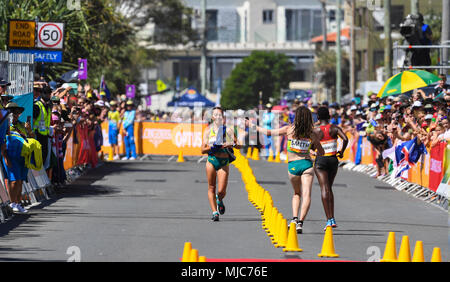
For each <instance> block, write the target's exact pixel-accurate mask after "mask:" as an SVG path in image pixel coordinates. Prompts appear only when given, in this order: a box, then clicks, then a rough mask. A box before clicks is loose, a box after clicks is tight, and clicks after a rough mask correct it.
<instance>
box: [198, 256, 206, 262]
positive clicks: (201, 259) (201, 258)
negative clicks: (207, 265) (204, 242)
mask: <svg viewBox="0 0 450 282" xmlns="http://www.w3.org/2000/svg"><path fill="white" fill-rule="evenodd" d="M198 262H206V257H205V256H200V257H199V258H198Z"/></svg>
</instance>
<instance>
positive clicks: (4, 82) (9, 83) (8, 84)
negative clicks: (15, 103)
mask: <svg viewBox="0 0 450 282" xmlns="http://www.w3.org/2000/svg"><path fill="white" fill-rule="evenodd" d="M10 85H11V82H8V81H6V80H4V79H3V78H1V77H0V86H10Z"/></svg>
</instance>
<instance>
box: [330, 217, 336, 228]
mask: <svg viewBox="0 0 450 282" xmlns="http://www.w3.org/2000/svg"><path fill="white" fill-rule="evenodd" d="M330 220H331V227H333V228H336V227H337V224H336V220H335V219H334V217H333V218H331V219H330Z"/></svg>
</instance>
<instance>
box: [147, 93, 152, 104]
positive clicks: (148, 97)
mask: <svg viewBox="0 0 450 282" xmlns="http://www.w3.org/2000/svg"><path fill="white" fill-rule="evenodd" d="M146 101H147V106H151V105H152V96H150V95H149V96H147V98H146Z"/></svg>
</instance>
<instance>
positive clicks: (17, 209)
mask: <svg viewBox="0 0 450 282" xmlns="http://www.w3.org/2000/svg"><path fill="white" fill-rule="evenodd" d="M13 212H14V213H17V214H27V213H28V211H27V210H26V209H24V208H23V207H22V206H21V205H19V204H15V206H14V207H13Z"/></svg>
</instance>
